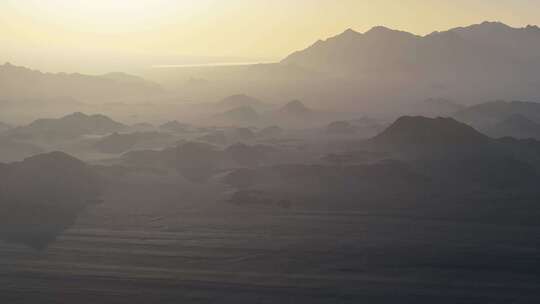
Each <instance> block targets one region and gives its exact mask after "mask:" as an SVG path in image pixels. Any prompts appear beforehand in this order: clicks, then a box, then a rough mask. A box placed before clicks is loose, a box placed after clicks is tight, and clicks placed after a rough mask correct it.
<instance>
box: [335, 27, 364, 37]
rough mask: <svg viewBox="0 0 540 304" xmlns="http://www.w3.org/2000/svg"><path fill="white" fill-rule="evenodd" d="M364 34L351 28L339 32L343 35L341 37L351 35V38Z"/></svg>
mask: <svg viewBox="0 0 540 304" xmlns="http://www.w3.org/2000/svg"><path fill="white" fill-rule="evenodd" d="M361 35H362V34H361V33H359V32H357V31H355V30H353V29H351V28H348V29H346V30H345V31H343V33H341V34H339V35H338V36H341V37H350V38H356V37H359V36H361Z"/></svg>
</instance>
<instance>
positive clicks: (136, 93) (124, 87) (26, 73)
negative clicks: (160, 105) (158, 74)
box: [0, 63, 163, 101]
mask: <svg viewBox="0 0 540 304" xmlns="http://www.w3.org/2000/svg"><path fill="white" fill-rule="evenodd" d="M162 93H163V90H162V89H161V88H160V87H159V86H158V85H157V84H154V83H151V82H148V81H145V80H143V79H141V78H139V77H136V76H132V75H128V74H124V73H111V74H106V75H102V76H89V75H82V74H66V73H57V74H53V73H42V72H40V71H36V70H31V69H28V68H25V67H20V66H15V65H12V64H10V63H6V64H4V65H0V98H3V99H8V100H10V99H14V100H20V99H51V98H59V97H71V98H75V99H78V100H83V101H95V100H96V99H102V100H103V99H114V98H127V97H151V96H157V95H159V94H162Z"/></svg>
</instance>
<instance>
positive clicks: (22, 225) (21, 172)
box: [0, 152, 101, 249]
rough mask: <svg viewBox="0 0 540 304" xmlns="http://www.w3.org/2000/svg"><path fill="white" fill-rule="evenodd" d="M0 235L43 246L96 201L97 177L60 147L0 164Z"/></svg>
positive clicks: (98, 192) (19, 241) (99, 188)
mask: <svg viewBox="0 0 540 304" xmlns="http://www.w3.org/2000/svg"><path fill="white" fill-rule="evenodd" d="M0 176H1V177H2V180H3V182H2V187H1V188H0V206H1V208H0V209H1V211H0V227H1V229H0V238H1V239H3V240H5V241H9V242H16V243H23V244H26V245H29V246H31V247H34V248H38V249H39V248H43V247H45V246H47V244H48V243H49V242H51V241H53V240H54V239H55V238H56V236H57V235H58V234H60V233H62V231H63V230H64V229H66V228H67V227H69V226H70V225H71V224H72V223H73V222H74V220H75V219H76V217H77V215H78V214H79V213H80V212H81V211H82V210H83V209H84V208H85V207H86V206H88V205H90V204H95V203H96V202H98V201H99V196H100V195H101V182H100V181H99V179H98V177H97V175H95V174H94V172H93V171H91V169H89V168H88V167H87V166H86V165H85V164H84V163H83V162H81V161H79V160H77V159H75V158H73V157H71V156H69V155H67V154H65V153H62V152H53V153H48V154H40V155H37V156H33V157H30V158H27V159H25V160H24V161H21V162H17V163H11V164H7V165H3V166H0Z"/></svg>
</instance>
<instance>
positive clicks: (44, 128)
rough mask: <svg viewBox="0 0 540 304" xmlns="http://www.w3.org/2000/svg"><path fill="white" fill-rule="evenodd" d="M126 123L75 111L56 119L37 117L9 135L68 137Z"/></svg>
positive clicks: (109, 129)
mask: <svg viewBox="0 0 540 304" xmlns="http://www.w3.org/2000/svg"><path fill="white" fill-rule="evenodd" d="M125 128H127V126H126V125H124V124H122V123H119V122H116V121H114V120H112V119H111V118H109V117H107V116H105V115H101V114H95V115H87V114H84V113H80V112H76V113H73V114H69V115H66V116H64V117H61V118H56V119H52V118H51V119H38V120H35V121H34V122H32V123H30V124H29V125H27V126H22V127H18V128H15V129H12V130H10V132H9V133H10V136H12V137H16V138H23V139H34V138H37V139H70V138H76V137H78V136H82V135H100V134H107V133H112V132H118V131H121V130H123V129H125Z"/></svg>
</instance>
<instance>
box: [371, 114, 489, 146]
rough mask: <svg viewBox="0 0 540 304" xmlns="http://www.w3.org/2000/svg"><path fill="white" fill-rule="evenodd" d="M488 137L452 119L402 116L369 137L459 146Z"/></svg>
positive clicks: (399, 142)
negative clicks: (375, 134) (377, 133)
mask: <svg viewBox="0 0 540 304" xmlns="http://www.w3.org/2000/svg"><path fill="white" fill-rule="evenodd" d="M488 140H489V138H488V137H487V136H486V135H484V134H482V133H480V132H478V131H476V130H475V129H474V128H472V127H470V126H468V125H466V124H464V123H460V122H458V121H456V120H454V119H453V118H443V117H438V118H426V117H422V116H403V117H400V118H398V119H397V120H396V121H395V122H394V123H393V124H392V125H391V126H390V127H388V128H387V129H386V130H384V131H383V132H382V133H380V134H379V135H377V136H376V137H374V138H373V139H372V141H373V142H374V143H375V144H382V145H395V146H406V145H461V144H479V143H486V142H487V141H488Z"/></svg>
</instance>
